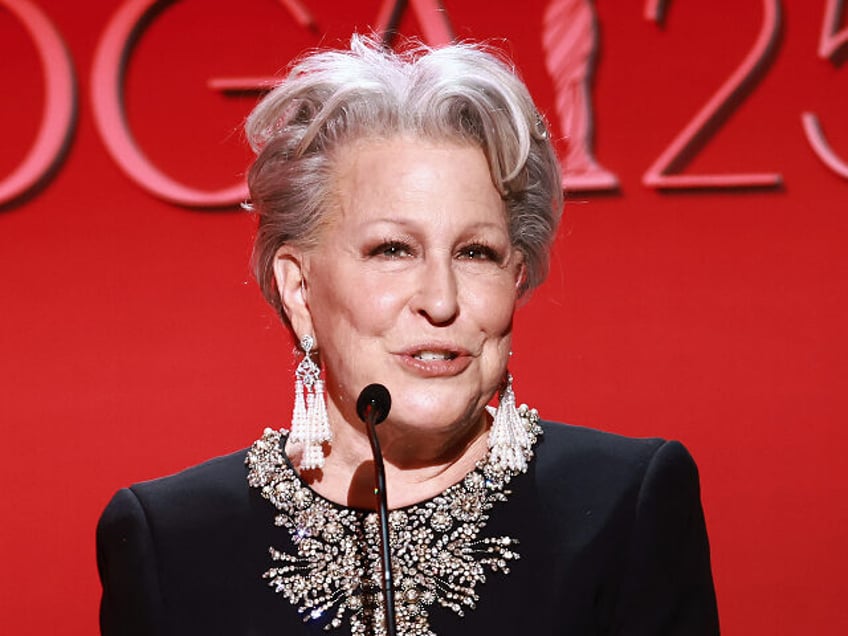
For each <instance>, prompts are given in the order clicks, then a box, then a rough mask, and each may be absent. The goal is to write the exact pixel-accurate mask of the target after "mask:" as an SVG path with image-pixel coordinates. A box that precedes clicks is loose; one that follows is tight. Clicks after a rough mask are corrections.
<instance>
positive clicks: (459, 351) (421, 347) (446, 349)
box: [400, 342, 471, 360]
mask: <svg viewBox="0 0 848 636" xmlns="http://www.w3.org/2000/svg"><path fill="white" fill-rule="evenodd" d="M400 353H401V354H402V355H407V356H416V355H420V354H422V353H439V354H444V355H445V356H446V357H447V358H448V359H449V360H453V359H455V358H459V357H461V356H470V355H471V352H470V351H469V350H468V349H466V348H465V347H461V346H459V345H456V344H453V343H446V342H426V343H421V344H416V345H413V346H410V347H406V348H405V349H403V350H402V351H400Z"/></svg>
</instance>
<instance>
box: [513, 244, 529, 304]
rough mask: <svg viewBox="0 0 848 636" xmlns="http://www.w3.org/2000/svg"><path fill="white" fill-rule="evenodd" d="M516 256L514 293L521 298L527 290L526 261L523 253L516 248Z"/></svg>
mask: <svg viewBox="0 0 848 636" xmlns="http://www.w3.org/2000/svg"><path fill="white" fill-rule="evenodd" d="M516 257H517V258H518V262H517V263H516V265H515V295H516V297H517V298H521V297H522V296H523V295H524V294H525V293H526V292H527V289H526V288H525V286H526V285H527V261H526V260H525V259H524V253H523V252H521V251H519V250H516Z"/></svg>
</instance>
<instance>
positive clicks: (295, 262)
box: [274, 245, 315, 340]
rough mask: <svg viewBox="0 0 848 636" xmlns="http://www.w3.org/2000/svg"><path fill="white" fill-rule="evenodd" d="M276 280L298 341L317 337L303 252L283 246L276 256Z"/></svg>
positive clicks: (289, 246)
mask: <svg viewBox="0 0 848 636" xmlns="http://www.w3.org/2000/svg"><path fill="white" fill-rule="evenodd" d="M274 279H275V280H276V282H277V293H279V294H280V302H281V303H282V305H283V311H284V312H285V314H286V317H287V318H288V319H289V322H290V323H291V326H292V330H293V331H294V334H295V337H296V339H298V340H300V338H302V337H303V336H305V335H306V334H312V335H315V330H314V329H313V326H312V314H311V313H310V311H309V303H308V302H307V294H306V272H305V259H304V254H303V250H301V249H299V248H297V247H293V246H291V245H283V246H282V247H281V248H280V249H278V250H277V253H276V254H275V255H274Z"/></svg>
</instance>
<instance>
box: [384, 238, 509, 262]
mask: <svg viewBox="0 0 848 636" xmlns="http://www.w3.org/2000/svg"><path fill="white" fill-rule="evenodd" d="M415 255H416V252H415V250H414V249H413V248H412V246H411V245H410V244H409V243H406V242H404V241H399V240H391V239H390V240H385V241H383V242H381V243H380V244H379V245H377V246H376V247H374V248H373V249H371V250H370V251H369V252H368V256H370V257H382V258H387V259H389V260H396V259H400V258H408V257H410V256H415ZM457 256H458V257H459V258H461V259H465V260H471V261H479V260H484V261H493V262H500V260H501V255H500V254H499V253H498V251H497V250H496V249H495V248H493V247H491V246H489V245H486V244H485V243H471V244H469V245H465V246H463V247H462V248H460V249H459V251H458V252H457Z"/></svg>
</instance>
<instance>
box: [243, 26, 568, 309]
mask: <svg viewBox="0 0 848 636" xmlns="http://www.w3.org/2000/svg"><path fill="white" fill-rule="evenodd" d="M245 129H246V133H247V138H248V141H249V142H250V145H251V147H252V148H253V150H254V152H256V154H257V158H256V161H255V162H254V163H253V165H252V167H251V168H250V172H249V174H248V186H249V188H250V204H249V206H248V207H250V208H251V209H253V210H254V211H255V212H256V213H257V214H258V216H259V225H258V230H257V234H256V239H255V242H254V246H253V261H252V263H253V270H254V274H255V276H256V279H257V281H258V282H259V286H260V288H261V289H262V293H263V294H264V296H265V298H266V299H267V300H268V302H269V303H271V305H273V306H274V307H275V308H276V309H277V311H279V312H280V315H282V316H283V320H285V314H284V313H283V311H282V305H281V302H280V297H279V295H278V293H277V289H276V286H275V283H274V258H275V254H276V252H277V250H278V249H279V248H280V247H281V246H283V245H285V244H292V245H299V246H302V247H309V246H310V245H314V244H315V243H316V242H317V240H319V234H320V233H319V231H318V230H319V228H320V227H321V224H322V221H323V218H324V213H325V212H326V211H327V209H328V208H329V207H330V200H331V199H330V197H331V195H332V187H333V184H332V176H333V175H332V169H333V158H334V150H335V149H337V148H338V147H340V146H341V145H343V144H348V143H351V142H354V141H357V140H361V139H367V138H371V137H374V138H386V137H391V136H394V135H411V136H418V137H421V138H425V139H432V140H439V141H441V140H445V141H456V142H460V143H470V144H474V145H476V146H478V147H480V148H481V149H482V150H483V152H484V154H485V156H486V158H487V161H488V163H489V171H490V173H491V175H492V182H493V183H494V185H495V187H496V188H497V189H498V191H499V192H500V194H501V196H502V198H503V200H504V202H505V204H506V210H507V215H508V219H509V221H508V223H509V233H510V239H511V241H512V244H513V246H514V247H515V248H516V249H518V250H519V251H520V252H521V253H522V254H523V256H524V259H525V264H526V277H525V280H524V283H523V288H522V292H526V291H529V290H531V289H533V288H534V287H536V286H538V285H539V284H540V283H541V282H542V281H543V280H544V279H545V276H546V275H547V270H548V258H549V252H550V248H551V244H552V242H553V239H554V235H555V233H556V228H557V225H558V223H559V219H560V216H561V214H562V206H563V193H562V184H561V181H560V179H561V177H560V167H559V163H558V162H557V158H556V154H555V152H554V149H553V146H552V144H551V141H550V139H549V136H548V133H547V129H546V127H545V121H544V119H543V117H542V116H541V115H540V113H539V111H538V110H537V108H536V106H535V104H534V103H533V100H532V98H531V97H530V93H529V92H528V90H527V87H526V86H525V85H524V83H523V82H522V81H521V80H520V79H519V78H518V76H517V75H516V72H515V69H514V68H513V67H512V66H511V65H510V64H509V63H508V62H507V61H505V60H504V59H503V58H502V57H500V55H499V54H498V53H496V52H494V51H493V50H490V49H489V48H487V47H485V46H482V45H479V44H468V43H459V44H452V45H449V46H445V47H442V48H430V47H428V46H425V45H423V44H421V43H417V42H415V43H412V42H408V43H406V44H405V45H403V46H401V47H400V50H398V51H393V50H390V49H387V48H384V47H383V46H381V45H380V43H379V42H378V41H377V40H376V39H374V38H370V37H365V36H361V35H354V36H353V38H352V39H351V42H350V48H349V49H344V50H318V51H315V52H312V53H310V54H307V55H306V56H304V57H302V58H301V59H300V60H298V61H296V62H295V63H294V65H293V66H292V67H291V70H290V72H289V74H288V76H287V77H286V78H285V79H284V80H283V81H282V82H281V83H280V84H279V85H278V86H277V87H276V88H274V89H273V90H272V91H271V92H270V93H269V94H268V95H267V96H265V97H264V98H263V99H262V101H261V102H260V103H259V104H258V105H257V107H256V108H255V109H254V110H253V112H252V113H251V114H250V116H249V117H248V119H247V124H246V126H245Z"/></svg>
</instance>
